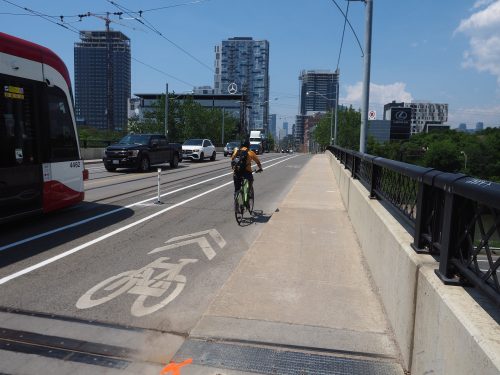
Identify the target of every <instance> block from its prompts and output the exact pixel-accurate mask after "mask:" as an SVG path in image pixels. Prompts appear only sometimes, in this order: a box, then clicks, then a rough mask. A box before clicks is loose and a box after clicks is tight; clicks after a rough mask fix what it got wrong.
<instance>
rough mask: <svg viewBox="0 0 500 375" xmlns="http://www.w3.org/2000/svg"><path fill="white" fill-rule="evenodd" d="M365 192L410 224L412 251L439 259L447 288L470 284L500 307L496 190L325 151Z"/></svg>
mask: <svg viewBox="0 0 500 375" xmlns="http://www.w3.org/2000/svg"><path fill="white" fill-rule="evenodd" d="M328 150H329V151H330V152H332V153H333V154H334V155H335V157H336V158H337V159H338V160H339V161H340V162H341V163H342V164H343V165H344V166H345V168H347V169H349V170H350V171H351V173H352V177H353V178H355V179H359V181H360V182H361V183H362V184H363V185H364V186H365V188H366V189H367V190H368V192H369V195H370V197H371V198H374V199H380V200H383V201H384V202H385V203H386V204H388V205H389V206H391V207H392V208H393V210H391V211H392V213H393V214H394V215H395V216H396V217H397V218H398V219H402V220H404V222H405V223H407V224H409V225H407V227H408V226H409V227H410V228H411V231H413V233H411V234H412V235H413V239H414V240H413V244H412V246H413V248H414V249H415V250H416V251H418V252H426V253H430V254H432V255H435V256H436V257H437V258H438V259H439V269H438V270H436V274H437V275H438V276H439V277H440V278H441V280H442V281H443V282H444V283H446V284H452V283H453V284H456V283H469V284H472V285H474V286H475V287H477V288H478V289H480V290H481V291H482V292H483V293H485V294H486V295H488V296H489V297H490V298H491V299H492V300H493V301H494V302H495V303H496V304H497V305H498V306H500V283H499V273H500V184H498V183H495V182H491V181H484V180H479V179H476V178H473V177H469V176H466V175H464V174H458V173H445V172H441V171H438V170H435V169H433V168H424V167H420V166H417V165H412V164H407V163H402V162H398V161H394V160H390V159H384V158H380V157H375V156H372V155H367V154H361V153H359V152H356V151H352V150H347V149H343V148H340V147H336V146H333V147H329V148H328Z"/></svg>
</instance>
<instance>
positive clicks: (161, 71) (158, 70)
mask: <svg viewBox="0 0 500 375" xmlns="http://www.w3.org/2000/svg"><path fill="white" fill-rule="evenodd" d="M131 59H132V60H134V61H137V62H138V63H139V64H142V65H145V66H147V67H148V68H150V69H153V70H155V71H157V72H158V73H162V74H164V75H166V76H167V77H170V78H172V79H175V80H176V81H179V82H181V83H184V84H185V85H187V86H191V87H195V86H196V85H193V84H192V83H189V82H186V81H184V80H182V79H180V78H177V77H175V76H173V75H171V74H168V73H166V72H164V71H163V70H161V69H158V68H155V67H154V66H152V65H149V64H147V63H145V62H144V61H140V60H139V59H136V58H135V57H131Z"/></svg>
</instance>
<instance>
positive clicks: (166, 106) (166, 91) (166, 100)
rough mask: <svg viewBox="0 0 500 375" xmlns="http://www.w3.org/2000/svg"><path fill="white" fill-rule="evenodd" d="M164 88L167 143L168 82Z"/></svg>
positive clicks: (166, 135)
mask: <svg viewBox="0 0 500 375" xmlns="http://www.w3.org/2000/svg"><path fill="white" fill-rule="evenodd" d="M165 86H166V87H165V138H167V141H168V82H167V83H166V85H165Z"/></svg>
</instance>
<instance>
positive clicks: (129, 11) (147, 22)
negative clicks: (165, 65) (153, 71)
mask: <svg viewBox="0 0 500 375" xmlns="http://www.w3.org/2000/svg"><path fill="white" fill-rule="evenodd" d="M107 1H108V2H109V3H110V4H112V5H114V6H115V7H117V8H118V9H120V10H121V11H122V12H124V13H125V14H127V15H128V16H129V17H132V18H134V19H135V20H136V21H137V22H139V23H141V24H142V25H144V26H146V27H147V28H148V29H150V30H151V31H153V32H155V33H156V34H158V35H159V36H160V37H162V38H163V39H165V40H166V41H167V42H169V43H170V44H172V45H173V46H174V47H176V48H177V49H179V50H180V51H182V52H184V53H185V54H186V55H188V56H189V57H191V58H192V59H193V60H195V61H196V62H198V63H199V64H201V65H203V66H204V67H205V68H207V69H208V70H210V71H211V72H212V73H213V72H214V70H213V69H212V68H211V67H210V66H209V65H207V64H205V63H204V62H203V61H201V60H200V59H198V58H197V57H195V56H194V55H193V54H191V53H190V52H188V51H187V50H185V49H184V48H182V47H181V46H180V45H178V44H177V43H175V42H174V41H172V40H170V39H169V38H167V37H166V36H165V35H163V34H162V33H161V32H160V31H159V30H158V29H157V28H156V27H155V26H154V25H153V24H152V23H151V22H149V21H148V20H146V19H145V18H144V17H143V16H142V12H139V14H140V19H139V18H137V17H134V16H133V14H132V13H133V12H132V11H131V10H130V9H128V8H126V7H124V6H122V5H120V4H118V3H117V2H116V1H113V0H107Z"/></svg>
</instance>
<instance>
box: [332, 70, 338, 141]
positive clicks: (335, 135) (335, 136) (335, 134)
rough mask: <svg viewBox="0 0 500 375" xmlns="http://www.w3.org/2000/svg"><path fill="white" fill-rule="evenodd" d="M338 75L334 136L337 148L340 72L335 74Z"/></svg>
mask: <svg viewBox="0 0 500 375" xmlns="http://www.w3.org/2000/svg"><path fill="white" fill-rule="evenodd" d="M335 73H337V84H336V85H335V89H336V90H335V91H336V95H335V133H334V135H333V144H334V145H335V146H337V115H338V113H339V112H338V106H339V70H338V69H337V71H336V72H335Z"/></svg>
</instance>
